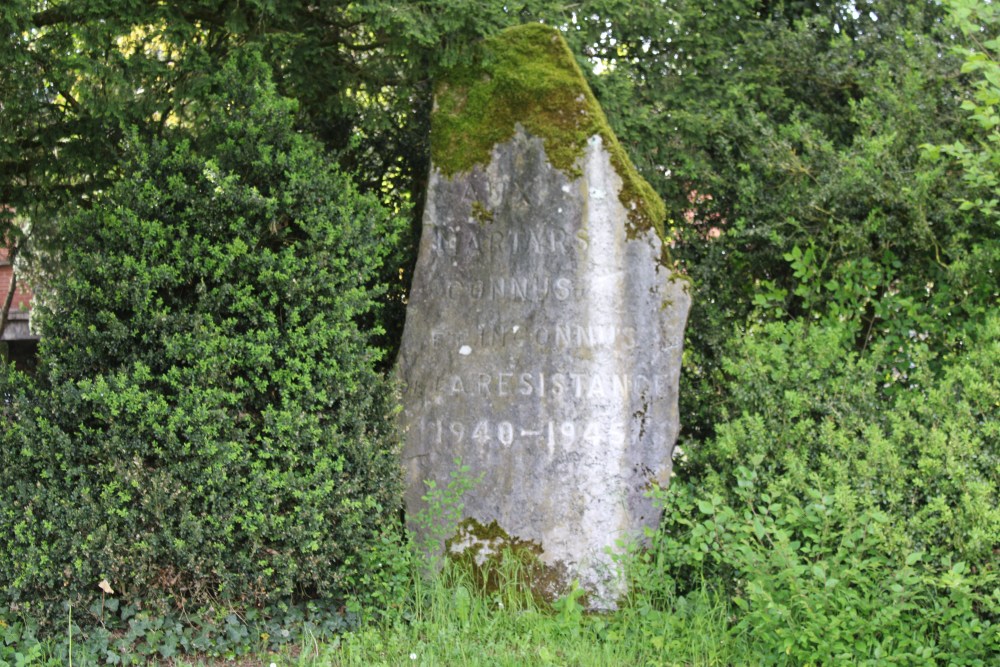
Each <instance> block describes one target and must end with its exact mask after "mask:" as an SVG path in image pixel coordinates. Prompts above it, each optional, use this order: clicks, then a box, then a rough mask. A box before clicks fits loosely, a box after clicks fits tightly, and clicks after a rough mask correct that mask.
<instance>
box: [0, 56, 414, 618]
mask: <svg viewBox="0 0 1000 667" xmlns="http://www.w3.org/2000/svg"><path fill="white" fill-rule="evenodd" d="M209 85H210V86H211V93H210V94H209V95H208V96H207V97H206V104H208V105H211V108H212V109H215V110H216V112H215V113H214V114H209V113H207V112H206V117H210V118H211V121H210V122H209V123H207V124H206V125H205V126H203V127H202V128H201V132H200V133H199V136H198V138H197V140H196V141H188V140H186V139H174V138H172V137H168V138H165V139H163V140H156V141H151V142H148V141H145V140H143V139H141V138H139V137H136V136H133V137H131V138H130V139H128V140H127V141H128V144H129V145H128V146H127V147H126V148H125V154H126V156H127V162H126V164H125V165H124V166H123V172H124V173H126V174H128V176H126V177H124V178H122V179H121V180H120V181H118V182H117V183H116V184H115V185H114V186H113V187H111V188H110V189H109V190H107V191H106V192H104V193H101V194H100V195H99V196H98V197H97V199H96V201H95V202H94V205H93V206H92V207H90V208H87V209H81V210H79V211H78V212H77V213H76V214H74V215H72V216H70V217H69V218H68V220H67V223H66V225H65V226H64V228H63V233H62V236H61V245H62V248H63V258H62V263H61V264H60V270H59V271H58V272H57V273H55V275H54V276H53V278H52V281H51V283H50V285H49V287H48V289H47V290H46V291H45V292H44V293H43V294H42V298H43V303H44V306H42V307H41V310H42V312H41V313H40V319H41V322H42V335H43V338H42V340H43V341H44V342H43V343H42V350H41V353H40V358H41V360H40V368H39V372H38V375H37V377H36V378H35V379H34V381H33V382H31V383H30V384H29V381H28V380H27V379H25V378H20V379H18V378H14V377H6V378H5V380H4V382H3V385H2V386H3V389H0V395H3V396H4V397H5V400H4V403H3V404H0V413H2V418H3V421H4V429H3V430H2V431H0V468H2V469H3V470H4V471H5V475H6V478H7V481H6V483H5V484H4V485H3V486H2V490H0V534H2V535H4V545H3V549H2V551H0V590H2V591H3V594H4V597H5V599H7V600H9V601H10V602H11V603H13V604H14V605H15V607H16V608H17V609H20V610H21V611H22V612H25V611H26V612H28V613H29V614H30V615H32V616H35V617H39V616H42V617H57V618H58V617H62V616H63V615H64V614H65V604H66V603H67V602H69V603H70V604H72V605H73V606H74V607H76V608H79V609H87V608H88V607H89V606H90V603H91V602H92V601H93V600H95V599H96V600H98V601H101V600H102V599H103V597H104V595H103V594H102V592H101V590H100V589H99V588H98V583H99V582H101V581H102V580H107V582H109V583H110V586H111V587H112V588H113V589H114V591H115V596H116V599H117V600H119V601H122V602H123V603H126V604H129V605H133V606H136V605H138V606H139V607H140V608H141V607H142V606H143V605H145V606H147V607H148V606H149V605H159V606H160V607H161V608H163V609H166V610H170V609H174V608H176V609H183V608H191V607H195V608H197V607H199V606H203V605H208V604H209V603H212V602H213V601H221V603H222V604H223V605H225V604H229V605H234V604H236V605H240V606H245V605H260V604H263V603H266V602H269V601H275V600H291V599H294V598H296V597H302V596H316V595H322V596H324V597H326V598H330V599H333V600H345V599H347V598H349V597H351V596H362V597H363V596H364V595H365V594H366V593H369V592H371V589H372V582H374V581H376V580H377V578H378V573H377V568H376V567H375V566H374V565H373V563H375V562H377V560H378V559H379V558H384V555H382V556H380V555H379V553H378V550H379V549H380V548H381V545H382V544H383V541H385V540H390V539H391V538H392V536H393V535H394V534H395V532H396V530H397V525H398V519H397V510H398V505H399V493H400V471H399V464H398V457H397V451H396V447H397V445H396V443H397V438H396V436H395V433H394V429H393V427H392V425H393V417H394V392H393V389H392V386H391V384H390V383H389V382H388V381H387V380H386V379H385V378H384V377H383V376H381V375H380V374H379V373H378V372H377V371H376V370H375V367H376V365H377V364H378V362H379V361H380V358H381V355H382V354H383V352H382V351H381V350H379V349H378V348H376V347H374V346H373V345H372V342H371V341H372V338H373V336H374V335H375V333H377V332H374V331H372V330H371V326H372V325H371V319H372V316H373V314H374V313H375V307H376V299H377V297H378V296H379V294H380V292H381V291H382V290H384V286H379V285H378V284H377V283H373V278H374V276H375V275H376V274H377V272H378V270H379V267H380V264H381V262H382V261H383V259H384V257H385V255H386V253H387V250H386V248H387V244H389V243H391V241H392V238H393V236H394V234H396V231H397V227H398V224H397V220H396V219H393V218H392V217H390V216H389V215H388V214H387V212H386V211H385V209H384V208H383V207H382V206H381V204H380V203H379V202H378V201H377V200H376V199H375V198H373V197H371V196H363V195H360V194H359V193H358V192H357V191H356V190H355V188H354V187H353V186H352V185H351V183H350V181H349V179H348V178H347V177H346V176H344V175H343V174H341V173H340V172H338V171H337V169H336V168H335V167H334V166H332V165H331V163H330V162H329V161H328V160H327V159H326V157H325V156H324V154H323V153H322V152H321V151H320V150H319V148H318V147H317V145H316V144H315V143H313V142H312V141H311V140H309V139H307V138H305V137H303V136H302V135H300V134H298V133H297V132H295V131H294V129H293V127H292V121H293V118H294V116H293V112H294V102H292V101H289V100H287V99H283V98H280V97H278V96H276V95H275V93H274V90H273V86H272V84H271V83H270V80H269V77H268V74H267V69H266V67H265V66H263V65H262V64H261V62H260V60H259V59H258V58H256V57H255V56H253V55H252V54H250V55H244V56H241V57H239V58H236V59H234V60H232V61H230V62H229V63H228V64H227V66H226V67H225V68H224V69H223V70H222V72H221V74H220V75H219V76H218V77H215V78H213V79H212V80H211V82H210V84H209ZM5 374H6V371H5ZM101 608H102V609H103V606H102V607H101ZM90 621H91V622H93V621H94V619H90ZM84 622H85V621H84V618H81V623H84Z"/></svg>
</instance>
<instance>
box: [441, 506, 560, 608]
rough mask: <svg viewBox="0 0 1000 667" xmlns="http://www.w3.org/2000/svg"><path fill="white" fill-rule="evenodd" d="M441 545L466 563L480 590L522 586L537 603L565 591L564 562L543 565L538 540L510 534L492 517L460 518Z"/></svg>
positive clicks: (453, 558) (550, 600) (457, 561)
mask: <svg viewBox="0 0 1000 667" xmlns="http://www.w3.org/2000/svg"><path fill="white" fill-rule="evenodd" d="M445 547H446V552H447V554H448V557H449V558H451V560H452V561H454V562H456V563H459V564H461V565H463V566H465V567H467V568H468V569H469V572H470V574H471V575H472V578H473V581H475V582H476V585H477V586H478V587H479V588H480V589H481V590H483V591H486V592H489V593H496V592H500V591H503V590H504V589H505V588H507V587H508V586H514V587H524V588H525V589H526V590H528V591H530V593H531V596H532V597H533V598H534V599H535V601H536V602H537V603H539V604H541V603H550V602H553V601H554V600H556V599H557V598H559V597H560V596H562V595H564V594H565V593H566V583H565V582H566V581H567V580H568V576H567V571H566V568H565V566H562V565H561V564H560V565H555V566H553V565H546V564H545V563H543V562H542V560H541V558H540V556H541V554H542V547H541V546H540V545H539V544H538V543H536V542H531V541H528V540H522V539H520V538H517V537H512V536H511V535H509V534H508V533H507V531H505V530H504V529H503V528H501V527H500V526H499V525H498V524H497V522H496V521H492V522H490V523H489V524H487V525H483V524H481V523H479V522H478V521H476V520H475V519H471V518H470V519H465V520H463V521H462V522H461V523H460V524H459V525H458V529H457V530H456V532H455V536H454V537H452V538H451V539H450V540H448V541H447V542H446V544H445Z"/></svg>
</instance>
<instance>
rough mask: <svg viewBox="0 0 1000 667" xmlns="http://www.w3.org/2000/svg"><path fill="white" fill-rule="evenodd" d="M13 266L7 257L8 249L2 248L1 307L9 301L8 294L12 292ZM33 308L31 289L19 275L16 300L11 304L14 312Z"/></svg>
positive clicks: (0, 258) (0, 260) (0, 250)
mask: <svg viewBox="0 0 1000 667" xmlns="http://www.w3.org/2000/svg"><path fill="white" fill-rule="evenodd" d="M12 271H13V267H11V265H10V262H9V261H8V259H7V249H6V248H0V307H2V306H3V304H4V303H6V301H7V294H8V293H9V292H10V280H11V277H12V275H13V273H12ZM30 308H31V290H30V289H28V286H27V285H25V284H24V279H23V278H22V277H21V276H18V279H17V290H16V291H15V292H14V301H13V302H12V303H11V305H10V311H11V312H12V313H15V312H21V311H24V310H27V309H30Z"/></svg>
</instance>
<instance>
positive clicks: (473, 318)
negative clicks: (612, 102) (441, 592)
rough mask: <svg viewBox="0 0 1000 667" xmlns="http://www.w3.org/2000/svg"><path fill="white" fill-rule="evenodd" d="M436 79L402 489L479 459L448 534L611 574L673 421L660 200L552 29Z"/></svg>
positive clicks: (410, 336)
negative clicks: (446, 78) (438, 82)
mask: <svg viewBox="0 0 1000 667" xmlns="http://www.w3.org/2000/svg"><path fill="white" fill-rule="evenodd" d="M484 52H485V55H484V57H483V60H482V62H483V63H485V64H484V65H482V66H476V67H470V68H468V69H466V70H463V71H461V72H457V73H456V74H455V75H454V76H453V77H451V79H450V80H449V81H447V82H445V83H443V84H441V85H440V86H439V89H438V93H437V96H436V101H435V109H434V115H433V130H432V169H431V176H430V182H429V185H428V193H427V202H426V208H425V212H424V218H423V233H422V238H421V241H420V249H419V256H418V260H417V265H416V269H415V273H414V277H413V287H412V292H411V295H410V300H409V305H408V308H407V315H406V326H405V330H404V334H403V342H402V347H401V350H400V356H399V372H400V374H401V376H402V380H403V383H404V401H403V404H404V413H403V422H404V428H405V447H404V462H405V465H406V466H407V469H408V495H407V506H408V509H409V512H410V515H411V516H413V515H415V514H416V513H417V512H419V511H420V510H421V509H422V507H423V503H422V500H421V498H422V496H424V495H425V494H426V493H427V486H426V484H425V480H433V481H434V483H435V484H436V487H437V488H438V489H443V488H445V487H446V486H447V484H448V482H449V475H450V473H452V472H453V470H454V468H455V463H454V462H455V460H456V459H461V461H462V463H463V464H464V465H467V466H469V467H470V469H471V471H470V476H471V477H472V478H477V477H480V475H481V478H480V479H479V481H478V483H477V484H476V485H475V487H474V488H473V489H472V490H471V491H469V492H468V494H467V495H466V496H465V497H464V498H463V503H464V509H463V512H464V513H463V518H464V521H463V522H462V523H461V524H460V526H459V528H458V530H457V532H456V533H455V535H454V536H453V537H452V539H451V540H450V541H449V543H448V544H449V548H450V550H452V551H453V552H459V551H463V550H468V551H469V552H470V553H472V554H473V555H474V557H476V558H479V559H481V558H483V557H486V556H487V555H489V554H490V553H495V552H497V551H498V550H499V549H501V548H503V547H504V546H514V545H520V546H522V547H523V546H524V545H530V547H531V548H532V549H533V551H534V553H536V554H537V557H538V562H540V563H541V564H542V566H541V569H542V570H544V572H541V571H536V575H538V581H537V582H536V590H539V591H540V592H542V593H543V594H545V595H547V596H549V597H552V598H554V597H556V596H559V595H561V594H563V593H565V592H566V591H567V590H568V589H569V588H570V587H571V586H572V583H573V581H577V582H579V585H580V586H581V587H582V588H584V589H585V590H586V591H587V592H588V598H589V603H590V605H591V606H592V607H607V606H611V605H613V604H614V600H615V598H616V597H617V596H618V595H619V594H620V593H621V592H622V587H621V583H620V577H619V576H618V573H617V572H616V570H615V567H614V563H613V560H612V558H611V556H610V555H609V549H614V548H615V547H616V544H617V543H619V541H629V540H636V539H639V538H641V535H642V530H643V527H645V526H655V525H656V524H657V522H658V519H659V516H658V512H657V510H656V508H655V507H654V506H653V504H652V503H651V501H650V500H649V499H648V498H647V491H648V490H649V489H650V487H651V486H654V485H666V484H667V482H668V480H669V477H670V469H671V454H672V450H673V445H674V441H675V439H676V436H677V430H678V426H679V424H678V414H677V383H678V375H679V372H680V363H681V344H682V340H683V331H684V324H685V320H686V318H687V312H688V307H689V303H690V299H689V295H688V289H687V282H686V281H685V280H684V279H683V278H681V277H679V276H678V275H677V274H676V273H675V272H674V271H673V270H672V268H671V266H672V265H671V262H670V261H669V256H668V253H667V251H666V249H665V248H664V244H663V233H662V227H661V225H662V222H663V219H664V212H663V204H662V202H660V200H659V199H658V198H657V196H656V195H655V194H654V192H653V191H652V189H651V188H650V187H649V185H648V184H647V183H646V182H645V181H643V180H642V179H641V178H640V177H639V176H638V174H637V173H636V171H635V168H634V167H633V166H632V164H631V162H630V161H629V159H628V158H627V156H626V155H625V154H624V152H623V151H622V148H621V146H620V145H619V144H618V141H617V139H616V138H615V137H614V135H613V134H612V132H611V131H610V129H609V128H608V125H607V121H606V119H605V118H604V115H603V113H602V111H601V109H600V107H599V106H598V104H597V102H596V100H595V99H594V97H593V95H592V93H591V92H590V90H589V88H588V87H587V84H586V82H585V80H584V78H583V76H582V74H581V72H580V70H579V68H578V66H577V65H576V63H575V61H574V59H573V56H572V54H571V53H570V51H569V49H568V47H567V46H566V43H565V42H564V41H563V39H562V37H561V35H560V34H559V33H558V31H556V30H554V29H551V28H548V27H546V26H543V25H527V26H521V27H518V28H513V29H510V30H508V31H506V32H504V33H501V34H500V35H499V36H497V37H495V38H493V39H492V40H489V41H488V42H487V43H486V44H485V46H484Z"/></svg>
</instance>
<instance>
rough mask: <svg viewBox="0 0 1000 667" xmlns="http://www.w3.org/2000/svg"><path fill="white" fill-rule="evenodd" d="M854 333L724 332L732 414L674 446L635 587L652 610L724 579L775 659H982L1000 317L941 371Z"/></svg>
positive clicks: (998, 650)
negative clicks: (705, 433) (860, 345)
mask: <svg viewBox="0 0 1000 667" xmlns="http://www.w3.org/2000/svg"><path fill="white" fill-rule="evenodd" d="M856 326H857V325H856V324H852V323H851V321H850V320H847V319H844V320H839V319H837V318H831V319H820V320H814V321H811V322H806V321H802V320H798V319H795V320H789V321H785V322H768V323H762V324H759V325H757V326H753V327H751V328H750V329H749V330H748V331H747V332H746V334H745V335H744V336H743V337H737V338H734V341H733V343H732V344H731V345H730V348H729V350H728V352H727V354H726V356H725V357H724V359H723V363H722V366H723V368H724V370H725V372H726V374H727V377H728V378H730V379H729V382H728V385H727V389H728V392H727V397H726V410H728V411H731V412H730V416H729V418H728V419H727V420H726V421H725V422H723V423H721V424H719V425H718V427H717V429H716V433H717V434H716V437H715V438H713V439H711V440H708V441H706V442H703V443H699V444H697V445H696V446H689V447H688V448H686V449H685V452H684V457H685V460H684V461H682V462H680V464H679V465H677V467H676V469H677V471H678V478H677V480H675V483H674V484H673V485H672V486H671V488H670V489H669V491H667V492H665V493H664V495H663V501H664V503H665V509H666V512H665V525H664V527H663V531H662V532H661V533H658V534H657V535H656V536H655V541H656V544H655V548H654V549H653V551H652V552H650V554H647V555H646V557H645V559H644V563H645V565H643V566H642V567H641V568H640V572H639V574H637V575H636V577H637V579H638V582H639V585H640V586H646V587H652V588H653V590H652V591H651V594H653V595H654V597H657V596H658V597H659V599H661V600H664V601H665V602H663V603H662V604H667V602H666V601H669V600H670V599H671V596H674V595H678V594H680V595H688V594H691V593H692V592H698V591H700V590H701V589H702V588H703V587H704V586H706V585H708V586H715V587H722V588H723V589H724V590H725V592H726V594H727V595H728V596H730V597H731V598H732V601H733V604H734V605H735V607H734V608H738V610H739V611H738V613H737V621H736V627H735V628H734V631H736V632H745V633H747V634H748V636H750V637H752V638H753V640H754V641H755V642H760V643H762V644H763V645H765V646H768V647H771V649H773V652H772V653H771V654H770V655H771V656H772V658H771V660H772V661H773V662H774V663H776V664H784V663H787V664H806V663H812V664H835V663H842V662H844V661H851V662H861V663H864V664H868V663H871V664H876V663H878V664H885V663H891V662H897V663H901V664H940V663H947V664H968V665H982V664H992V661H995V660H996V658H997V657H998V656H1000V626H998V625H997V624H998V623H1000V615H998V614H997V609H1000V587H998V583H1000V578H998V575H1000V553H998V552H997V550H996V545H997V544H1000V424H998V422H997V420H996V414H997V411H998V408H1000V317H997V316H996V315H995V314H994V315H991V316H988V317H986V318H985V319H984V320H982V321H981V322H980V323H979V325H978V326H977V327H974V328H971V329H970V331H973V332H974V333H973V335H971V336H970V338H969V339H968V340H967V341H966V342H967V346H966V348H965V349H964V350H963V351H962V352H960V353H955V354H953V355H951V356H949V357H948V358H945V359H939V360H936V363H930V362H931V356H932V353H931V352H930V350H929V349H928V346H927V345H924V344H923V343H922V341H920V340H919V339H918V338H917V337H916V336H914V338H913V340H911V341H910V344H909V345H908V346H906V347H905V349H903V350H902V352H901V350H900V349H898V348H892V349H885V346H884V345H883V344H881V343H879V344H876V345H875V346H874V348H872V349H869V350H867V351H866V352H865V353H864V354H860V353H858V352H857V351H856V350H855V339H856V333H857V331H856ZM901 353H902V354H905V356H906V358H907V359H909V360H910V361H909V364H908V366H907V367H905V368H904V370H905V375H904V374H903V372H902V371H899V370H898V369H896V367H895V366H894V365H892V364H894V363H895V362H896V360H897V358H898V357H899V355H900V354H901ZM936 369H939V370H936ZM658 587H659V588H658ZM866 661H867V662H866Z"/></svg>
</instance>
